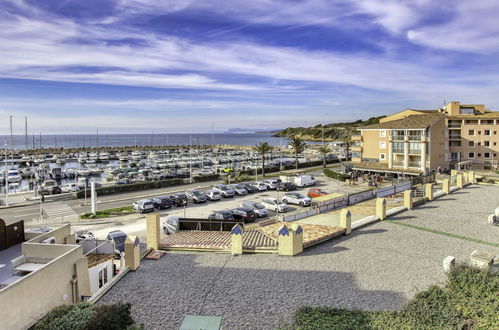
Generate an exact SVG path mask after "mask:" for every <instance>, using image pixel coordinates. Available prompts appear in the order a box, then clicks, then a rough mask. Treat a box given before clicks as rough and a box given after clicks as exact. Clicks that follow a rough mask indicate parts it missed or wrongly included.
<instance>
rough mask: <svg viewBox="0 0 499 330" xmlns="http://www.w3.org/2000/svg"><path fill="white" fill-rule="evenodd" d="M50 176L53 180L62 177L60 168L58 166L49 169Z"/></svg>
mask: <svg viewBox="0 0 499 330" xmlns="http://www.w3.org/2000/svg"><path fill="white" fill-rule="evenodd" d="M50 177H51V178H52V179H54V180H60V179H62V169H61V168H60V167H53V168H51V169H50Z"/></svg>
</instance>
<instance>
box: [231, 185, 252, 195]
mask: <svg viewBox="0 0 499 330" xmlns="http://www.w3.org/2000/svg"><path fill="white" fill-rule="evenodd" d="M227 187H228V188H229V189H232V190H234V192H235V193H236V195H237V196H244V195H247V194H248V191H247V190H246V188H244V186H241V185H240V184H230V185H228V186H227Z"/></svg>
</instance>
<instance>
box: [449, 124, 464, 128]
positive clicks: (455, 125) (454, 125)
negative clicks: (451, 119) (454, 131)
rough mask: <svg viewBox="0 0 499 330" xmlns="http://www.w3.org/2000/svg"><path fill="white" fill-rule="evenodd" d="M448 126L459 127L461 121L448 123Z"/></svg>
mask: <svg viewBox="0 0 499 330" xmlns="http://www.w3.org/2000/svg"><path fill="white" fill-rule="evenodd" d="M449 128H461V123H449Z"/></svg>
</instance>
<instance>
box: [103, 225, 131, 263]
mask: <svg viewBox="0 0 499 330" xmlns="http://www.w3.org/2000/svg"><path fill="white" fill-rule="evenodd" d="M126 238H127V235H126V233H125V232H123V231H121V230H113V231H110V232H109V233H108V234H107V239H108V240H111V241H113V242H114V252H115V256H116V257H118V258H119V257H120V253H121V252H124V251H125V241H126Z"/></svg>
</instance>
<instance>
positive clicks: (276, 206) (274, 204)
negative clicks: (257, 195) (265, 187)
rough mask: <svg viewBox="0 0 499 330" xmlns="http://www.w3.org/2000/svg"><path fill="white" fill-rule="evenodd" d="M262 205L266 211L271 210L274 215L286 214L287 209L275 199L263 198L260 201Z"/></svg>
mask: <svg viewBox="0 0 499 330" xmlns="http://www.w3.org/2000/svg"><path fill="white" fill-rule="evenodd" d="M262 205H263V206H265V208H266V209H267V210H272V211H274V212H276V213H280V212H287V211H288V210H289V207H288V206H287V205H286V204H284V203H283V202H282V201H280V200H278V199H277V198H264V199H263V200H262Z"/></svg>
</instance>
